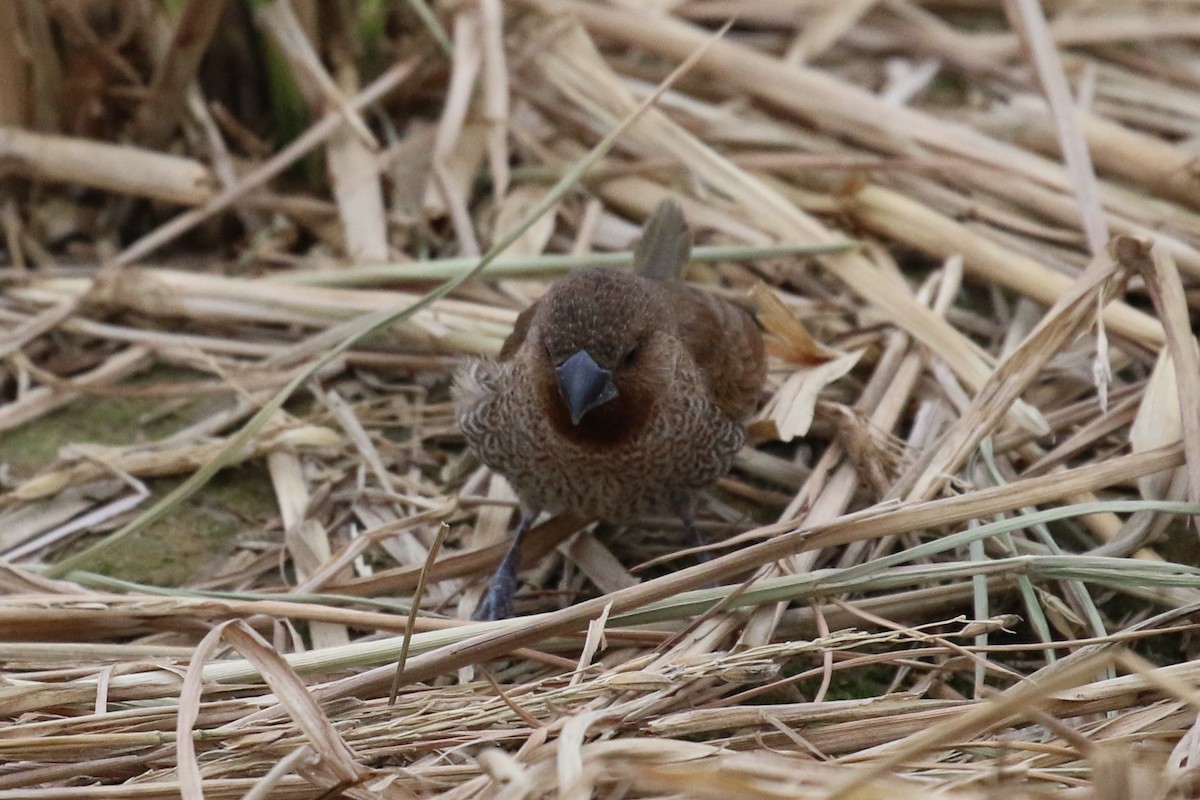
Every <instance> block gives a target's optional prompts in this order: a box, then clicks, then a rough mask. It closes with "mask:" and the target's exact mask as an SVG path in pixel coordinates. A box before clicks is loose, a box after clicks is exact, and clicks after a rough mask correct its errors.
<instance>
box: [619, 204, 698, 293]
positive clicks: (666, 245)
mask: <svg viewBox="0 0 1200 800" xmlns="http://www.w3.org/2000/svg"><path fill="white" fill-rule="evenodd" d="M691 253H692V231H691V229H689V228H688V224H687V221H686V220H684V218H683V211H681V210H680V208H679V205H678V204H677V203H676V202H675V201H674V200H663V201H662V202H661V203H659V204H658V208H656V209H655V210H654V213H653V214H651V215H650V219H648V220H646V227H645V228H644V229H643V230H642V238H641V241H639V242H638V246H637V249H636V250H635V251H634V253H633V269H634V271H635V272H637V273H638V274H639V275H644V276H645V277H647V278H653V279H654V280H658V281H676V280H679V276H680V275H681V274H682V273H683V267H684V265H685V264H687V262H688V256H690V255H691Z"/></svg>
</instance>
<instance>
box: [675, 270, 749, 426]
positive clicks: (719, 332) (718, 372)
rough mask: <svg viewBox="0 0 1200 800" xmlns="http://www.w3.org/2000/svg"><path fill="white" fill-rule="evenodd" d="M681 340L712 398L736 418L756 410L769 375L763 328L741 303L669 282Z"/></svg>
mask: <svg viewBox="0 0 1200 800" xmlns="http://www.w3.org/2000/svg"><path fill="white" fill-rule="evenodd" d="M661 290H662V291H664V292H665V293H666V294H667V298H668V304H669V307H670V308H671V313H672V316H673V317H674V319H673V322H674V327H675V330H676V331H677V335H678V336H679V339H680V341H682V342H683V345H684V347H685V348H687V350H688V352H689V353H690V354H691V356H692V360H693V361H695V363H696V366H698V367H699V368H700V371H701V372H702V373H703V374H704V377H705V379H706V380H707V382H708V387H709V391H710V392H711V393H712V399H713V401H714V402H715V403H716V404H717V406H719V407H720V409H721V410H722V411H724V412H725V413H726V414H727V415H728V416H729V417H730V418H732V419H744V418H745V417H747V416H749V415H750V414H751V413H753V412H754V409H755V407H756V406H757V404H758V393H759V391H760V390H761V389H762V385H763V381H764V380H765V379H766V374H767V356H766V352H765V349H764V348H763V340H762V333H761V332H760V331H759V328H758V324H757V322H756V321H755V319H754V317H753V316H752V315H751V314H750V313H749V312H748V311H747V310H746V309H744V308H742V307H741V306H738V305H735V304H733V303H730V302H729V301H727V300H724V299H723V298H720V297H717V296H715V295H711V294H707V293H705V292H702V291H700V290H699V289H694V288H691V287H689V286H685V285H683V284H678V283H676V284H665V285H663V286H662V287H661Z"/></svg>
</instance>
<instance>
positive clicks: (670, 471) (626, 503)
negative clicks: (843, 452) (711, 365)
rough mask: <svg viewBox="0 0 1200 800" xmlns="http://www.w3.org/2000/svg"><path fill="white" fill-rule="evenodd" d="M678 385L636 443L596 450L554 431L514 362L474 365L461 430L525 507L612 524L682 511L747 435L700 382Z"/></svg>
mask: <svg viewBox="0 0 1200 800" xmlns="http://www.w3.org/2000/svg"><path fill="white" fill-rule="evenodd" d="M676 380H677V382H678V384H679V385H677V386H672V387H664V389H667V391H663V392H660V393H659V396H658V399H657V400H656V402H655V406H654V408H653V410H652V412H651V416H650V418H649V420H648V422H647V424H646V425H645V426H644V427H643V428H642V430H641V431H640V432H639V434H638V435H637V436H636V437H633V438H631V439H629V440H628V441H625V442H622V443H621V444H619V445H617V446H613V447H607V448H592V447H588V446H587V443H586V442H578V441H572V440H568V439H566V438H565V437H563V436H561V435H560V434H559V433H558V432H557V431H555V429H554V428H553V426H552V424H551V422H550V420H549V417H548V416H547V414H546V413H545V412H544V409H542V408H541V407H540V404H539V402H538V398H539V397H540V395H539V393H538V392H537V390H536V387H535V386H534V385H533V381H532V378H531V376H529V375H528V374H527V373H526V372H525V371H524V370H522V369H521V368H520V366H519V365H517V364H514V363H512V362H494V361H476V362H473V363H471V364H470V365H468V366H467V367H466V369H465V370H464V372H463V373H462V374H461V375H460V377H459V382H458V397H459V402H458V411H457V415H458V423H459V426H460V427H461V428H462V431H463V434H464V435H465V436H466V438H467V441H468V442H469V443H470V445H471V446H472V447H473V448H474V449H475V451H476V452H477V453H478V454H479V456H480V458H481V459H482V460H483V462H484V463H485V464H487V465H488V466H490V467H492V468H493V469H494V470H496V471H497V472H499V473H500V474H502V475H504V476H505V478H507V479H508V481H509V483H510V484H511V485H512V487H513V490H514V491H515V492H516V493H517V496H518V497H519V498H520V499H521V502H522V503H523V504H524V505H525V506H526V507H527V508H529V509H539V510H544V511H549V512H560V511H572V512H574V513H577V514H579V515H580V516H586V517H595V518H599V519H604V520H608V521H610V522H628V521H632V520H634V519H636V518H638V517H640V516H643V515H645V514H648V513H655V512H665V513H681V512H683V511H685V510H688V509H690V507H691V504H692V502H693V498H694V496H695V494H696V492H697V491H699V490H700V489H703V488H705V487H707V486H710V485H712V484H713V483H714V482H715V481H716V480H717V479H718V478H720V477H721V476H722V475H724V474H725V473H726V472H728V471H729V468H730V466H731V464H732V463H733V457H734V455H735V454H736V453H737V451H738V449H739V448H740V447H741V446H742V443H743V442H744V441H745V431H744V429H743V428H742V426H741V425H740V424H739V423H738V422H737V421H735V420H731V419H730V418H729V417H727V416H726V415H725V414H724V413H723V412H722V411H721V410H720V409H719V408H718V407H717V406H716V405H715V404H714V403H713V402H712V401H711V400H709V399H708V397H707V392H706V390H705V387H704V386H703V384H702V382H701V380H700V378H699V376H698V375H696V374H692V375H683V376H680V377H679V378H677V379H676Z"/></svg>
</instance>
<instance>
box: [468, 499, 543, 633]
mask: <svg viewBox="0 0 1200 800" xmlns="http://www.w3.org/2000/svg"><path fill="white" fill-rule="evenodd" d="M537 516H538V514H537V512H536V511H522V512H521V519H520V521H519V522H518V523H517V531H516V534H515V535H514V536H513V540H512V544H511V545H509V547H508V552H507V553H505V554H504V560H503V561H501V562H500V566H498V567H496V571H495V572H493V573H492V579H491V580H490V581H489V582H488V590H487V593H486V594H485V595H484V596H483V598H482V599H480V601H479V605H477V606H475V612H474V613H473V614H471V619H474V620H492V619H508V618H509V617H511V616H512V615H513V595H515V594H516V593H517V569H518V568H520V566H521V540H522V539H523V538H524V537H525V532H526V531H528V530H529V529H530V528H531V527H532V526H533V521H534V520H535V519H537Z"/></svg>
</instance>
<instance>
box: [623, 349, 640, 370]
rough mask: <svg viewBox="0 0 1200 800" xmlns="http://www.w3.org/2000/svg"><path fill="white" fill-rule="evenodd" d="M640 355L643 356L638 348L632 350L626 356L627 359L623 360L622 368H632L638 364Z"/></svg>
mask: <svg viewBox="0 0 1200 800" xmlns="http://www.w3.org/2000/svg"><path fill="white" fill-rule="evenodd" d="M639 355H641V348H639V347H636V346H635V347H632V348H630V350H629V352H628V353H626V354H625V357H624V358H622V359H621V366H622V367H632V366H633V365H634V364H635V363H637V360H638V356H639Z"/></svg>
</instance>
